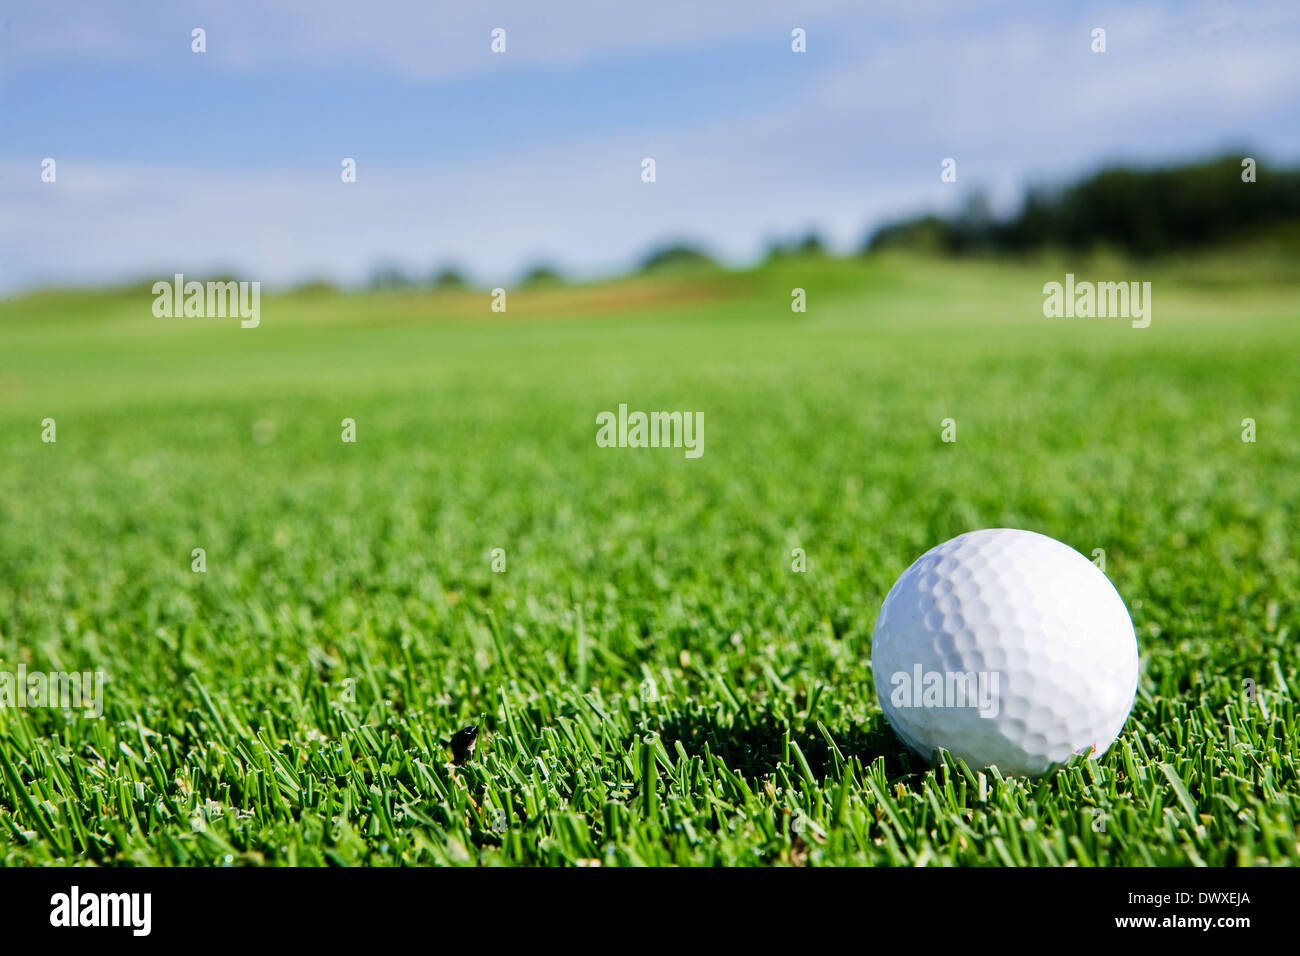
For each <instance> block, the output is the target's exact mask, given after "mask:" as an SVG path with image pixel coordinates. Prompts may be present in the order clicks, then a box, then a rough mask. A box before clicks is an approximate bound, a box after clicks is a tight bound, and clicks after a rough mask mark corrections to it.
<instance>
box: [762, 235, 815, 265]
mask: <svg viewBox="0 0 1300 956" xmlns="http://www.w3.org/2000/svg"><path fill="white" fill-rule="evenodd" d="M825 254H826V246H825V244H824V243H823V242H822V239H821V236H819V235H817V233H815V232H809V233H807V234H806V235H805V236H804V237H803V238H802V239H791V240H777V241H776V242H773V243H771V244H770V245H769V246H768V247H767V258H768V259H769V260H771V259H789V258H793V257H796V256H824V255H825Z"/></svg>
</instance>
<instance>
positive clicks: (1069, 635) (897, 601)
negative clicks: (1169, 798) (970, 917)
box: [871, 528, 1138, 776]
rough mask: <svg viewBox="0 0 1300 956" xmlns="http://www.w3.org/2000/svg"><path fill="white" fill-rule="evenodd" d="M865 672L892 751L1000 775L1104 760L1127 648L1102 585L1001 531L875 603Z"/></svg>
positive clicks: (1021, 534) (1125, 678)
mask: <svg viewBox="0 0 1300 956" xmlns="http://www.w3.org/2000/svg"><path fill="white" fill-rule="evenodd" d="M871 664H872V670H873V673H874V675H875V683H876V693H877V695H878V696H879V698H880V705H881V707H882V708H883V709H884V711H885V716H886V717H887V718H888V719H889V723H890V725H891V726H892V727H893V728H894V731H895V732H896V733H897V734H898V736H899V737H901V738H902V740H903V742H904V743H906V744H907V745H908V746H909V747H911V748H912V749H913V750H915V751H917V752H918V753H920V754H921V755H922V756H924V757H926V758H927V759H928V758H930V757H931V756H932V755H933V753H934V751H935V750H936V749H937V748H939V747H943V748H945V749H946V750H949V751H951V752H952V753H953V754H954V755H955V756H958V757H961V758H962V759H964V760H965V761H966V762H967V764H969V765H970V766H971V767H972V768H979V767H988V766H993V765H996V766H997V768H998V770H1000V771H1001V772H1002V773H1004V774H1018V775H1026V776H1037V775H1039V774H1043V773H1046V772H1047V771H1048V770H1050V769H1051V768H1052V767H1053V766H1054V765H1056V764H1059V763H1062V762H1064V761H1066V760H1068V759H1069V758H1070V756H1071V755H1072V754H1076V753H1082V754H1090V755H1092V756H1094V757H1095V756H1100V755H1101V754H1103V753H1105V752H1106V749H1107V748H1108V747H1110V745H1111V744H1112V743H1114V741H1115V738H1116V737H1118V736H1119V732H1120V730H1121V729H1123V727H1124V721H1125V720H1127V719H1128V715H1129V711H1130V710H1131V709H1132V708H1133V699H1134V695H1135V694H1136V693H1137V681H1138V648H1137V638H1136V636H1135V635H1134V633H1133V622H1132V621H1131V620H1130V619H1129V615H1128V609H1127V608H1125V607H1124V601H1123V600H1122V599H1121V598H1120V596H1119V593H1118V592H1117V591H1116V590H1115V588H1114V586H1113V585H1112V584H1111V583H1110V579H1109V578H1107V577H1106V575H1105V574H1103V573H1102V572H1101V571H1100V570H1099V569H1098V568H1097V567H1096V565H1094V564H1093V563H1092V562H1091V561H1089V560H1088V559H1087V558H1085V557H1084V556H1083V555H1082V554H1080V553H1079V552H1078V551H1075V550H1074V549H1073V548H1071V547H1068V546H1067V545H1064V544H1062V543H1061V542H1059V541H1056V540H1055V539H1053V538H1049V537H1047V536H1045V535H1041V534H1035V533H1034V532H1032V531H1015V530H1011V529H1007V528H992V529H987V530H983V531H972V532H970V533H969V534H963V535H959V536H958V537H956V538H953V539H952V540H951V541H945V542H944V543H943V544H941V545H939V546H938V547H936V548H932V549H931V550H929V551H927V552H926V553H925V554H923V555H921V557H919V558H917V559H916V561H915V563H913V564H912V566H911V567H910V568H908V569H907V570H906V571H904V572H903V575H902V577H900V578H899V579H898V581H897V582H895V584H894V586H893V587H892V588H890V589H889V594H888V595H887V596H886V597H885V603H884V605H883V606H882V607H881V609H880V616H879V617H878V618H877V619H876V629H875V633H874V634H873V635H872V637H871Z"/></svg>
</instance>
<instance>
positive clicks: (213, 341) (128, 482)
mask: <svg viewBox="0 0 1300 956" xmlns="http://www.w3.org/2000/svg"><path fill="white" fill-rule="evenodd" d="M1246 265H1247V264H1246V263H1245V262H1243V263H1242V268H1243V269H1244V268H1245V267H1246ZM1066 271H1079V272H1080V273H1081V274H1080V278H1081V279H1082V278H1087V279H1094V278H1118V277H1125V276H1130V275H1131V277H1132V278H1135V279H1146V280H1151V281H1152V282H1153V285H1154V290H1153V296H1154V310H1153V320H1152V323H1151V326H1150V328H1147V329H1141V330H1139V329H1133V328H1130V327H1129V323H1128V322H1127V321H1126V320H1122V319H1045V318H1043V316H1042V301H1043V296H1042V293H1041V288H1042V285H1043V283H1044V282H1047V281H1051V280H1057V281H1060V280H1061V279H1062V278H1063V276H1064V273H1065V272H1066ZM1084 271H1085V270H1083V269H1081V268H1080V269H1077V270H1074V269H1071V270H1067V268H1066V266H1065V265H1063V264H1062V265H1057V264H1052V263H1039V264H1035V265H1022V266H997V265H992V264H983V263H965V264H940V263H930V262H925V261H922V260H912V259H905V258H900V259H893V258H880V259H874V260H870V261H837V260H821V259H808V260H793V261H787V262H782V263H778V264H775V265H770V266H768V267H765V268H763V269H760V270H756V271H752V272H747V273H740V274H726V273H711V272H710V273H696V274H690V275H677V276H671V275H669V276H664V277H660V278H639V279H635V280H624V281H622V282H614V283H609V284H605V285H598V286H560V287H552V288H539V289H536V290H532V291H530V290H528V289H518V290H511V291H510V293H509V299H508V307H509V311H508V312H507V313H506V314H505V315H496V314H493V313H491V312H490V311H489V308H488V305H489V296H488V293H487V292H470V293H455V294H439V295H434V294H415V293H411V294H387V295H379V294H366V295H354V296H343V295H333V294H328V293H323V294H317V295H306V294H297V295H290V296H282V297H275V296H271V295H266V296H264V297H263V300H262V319H261V327H260V328H257V329H248V330H245V329H241V328H239V325H238V322H237V321H236V320H231V319H224V320H223V319H171V320H164V319H155V318H154V317H153V316H152V315H151V313H150V306H151V302H152V300H151V296H150V294H149V291H148V288H147V286H146V287H143V288H139V289H136V290H134V291H115V292H105V293H48V294H43V295H37V296H31V297H26V298H22V299H15V300H10V301H7V302H2V303H0V671H8V672H15V671H16V670H17V669H18V667H19V666H20V665H26V668H27V670H28V671H29V672H34V671H50V670H57V671H95V670H102V671H103V672H104V673H105V674H106V677H107V681H108V683H107V685H106V689H105V712H104V716H103V718H102V719H101V720H91V719H86V718H84V717H81V716H76V715H70V714H67V713H65V712H64V711H61V710H52V709H48V708H15V707H9V708H6V709H3V710H0V862H3V863H7V864H38V863H49V862H63V863H71V862H77V861H81V860H88V861H93V862H96V863H101V864H174V863H205V864H221V865H240V864H307V865H318V864H384V865H394V864H403V863H469V864H473V863H484V864H509V863H565V862H567V863H581V862H592V861H595V862H599V863H602V864H605V865H617V864H663V863H725V864H760V863H784V864H796V865H798V864H807V865H818V864H831V863H870V864H941V863H953V862H955V863H982V864H1008V865H1010V864H1051V863H1064V862H1067V861H1077V862H1078V863H1080V864H1085V865H1102V864H1104V865H1116V864H1225V863H1226V864H1250V863H1296V862H1300V848H1298V845H1297V844H1298V842H1300V829H1298V827H1300V823H1298V821H1300V795H1298V792H1297V791H1298V787H1297V771H1298V770H1300V766H1298V763H1297V757H1298V754H1300V742H1298V741H1297V734H1298V733H1300V723H1298V722H1297V714H1296V693H1297V692H1298V691H1300V672H1298V668H1297V662H1298V660H1300V654H1298V653H1297V649H1296V642H1297V596H1298V595H1300V565H1298V564H1297V558H1296V550H1295V548H1296V535H1297V529H1300V514H1297V510H1298V509H1297V506H1296V500H1297V476H1298V475H1300V420H1298V418H1297V412H1300V375H1297V372H1296V361H1297V355H1300V322H1298V321H1297V320H1298V319H1300V305H1298V303H1300V286H1297V285H1294V284H1292V285H1287V284H1284V283H1282V282H1280V281H1278V280H1277V279H1276V278H1275V277H1272V276H1270V275H1269V274H1268V272H1267V271H1266V270H1260V272H1259V274H1258V276H1257V279H1256V281H1245V280H1243V281H1239V282H1237V281H1232V280H1231V279H1230V278H1223V277H1224V276H1229V277H1230V276H1231V275H1232V274H1233V273H1234V269H1232V268H1228V269H1220V270H1215V269H1213V268H1210V267H1209V266H1208V265H1207V266H1197V267H1186V268H1182V269H1172V268H1168V269H1166V268H1161V269H1152V268H1149V267H1136V266H1116V265H1114V264H1113V263H1112V264H1110V265H1109V266H1107V268H1106V270H1105V271H1104V272H1103V271H1099V273H1098V274H1096V275H1093V274H1087V275H1085V274H1083V273H1084ZM794 287H802V288H804V289H806V290H807V294H808V311H807V313H806V314H794V313H792V312H791V311H790V294H791V289H792V288H794ZM620 403H626V404H627V405H628V406H629V407H630V408H631V409H633V410H637V409H640V410H645V411H651V410H680V411H691V412H694V411H700V412H703V413H704V420H705V429H704V454H703V456H702V457H700V458H699V459H696V460H688V459H687V458H686V456H685V454H684V452H683V450H681V449H631V448H628V449H611V448H598V447H597V446H596V443H595V434H596V416H597V414H598V413H600V412H602V411H607V410H608V411H614V410H616V409H617V408H618V405H619V404H620ZM46 418H53V419H55V421H56V422H57V442H56V443H53V444H48V443H43V442H42V441H41V430H42V425H41V423H42V420H43V419H46ZM345 418H352V419H354V420H355V421H356V429H357V439H358V440H357V442H356V443H355V444H345V443H343V442H342V441H341V440H340V434H341V426H340V423H341V421H342V420H343V419H345ZM946 418H951V419H954V420H955V422H956V429H957V441H956V442H955V443H944V442H942V441H941V440H940V432H941V428H942V425H941V423H942V421H943V420H944V419H946ZM1246 418H1251V419H1254V421H1255V423H1256V429H1257V439H1258V440H1257V441H1256V442H1254V443H1246V442H1243V441H1242V438H1241V436H1242V431H1243V426H1242V421H1243V419H1246ZM255 432H256V434H257V436H258V438H259V439H260V441H258V440H255V439H254V435H255ZM272 432H273V434H272ZM997 526H1010V527H1023V528H1029V529H1032V530H1036V531H1041V532H1043V533H1045V534H1049V535H1051V536H1053V537H1056V538H1059V539H1061V540H1062V541H1064V542H1066V543H1067V544H1070V545H1071V546H1073V547H1075V548H1077V549H1078V550H1080V551H1082V552H1084V553H1085V554H1087V555H1089V556H1091V555H1092V554H1093V552H1094V550H1095V549H1104V551H1105V558H1106V567H1105V570H1106V572H1107V574H1108V575H1109V576H1110V578H1111V580H1112V581H1114V583H1115V585H1116V587H1117V588H1118V589H1119V591H1120V593H1121V594H1122V595H1123V597H1124V598H1125V600H1126V602H1127V604H1128V606H1129V610H1130V612H1131V614H1132V616H1133V620H1134V624H1135V627H1136V629H1137V633H1138V639H1139V643H1140V646H1141V653H1142V663H1143V674H1142V679H1141V683H1140V686H1139V691H1138V699H1137V703H1136V706H1135V708H1134V712H1133V715H1132V717H1131V718H1130V720H1129V722H1128V724H1127V725H1126V727H1125V730H1124V733H1123V735H1122V737H1121V738H1120V741H1119V742H1118V743H1117V744H1116V746H1115V747H1114V748H1112V750H1111V751H1110V752H1109V753H1108V754H1106V756H1105V757H1104V758H1103V759H1102V760H1101V761H1100V762H1097V763H1092V764H1089V763H1087V762H1086V761H1083V762H1079V763H1076V764H1075V765H1072V766H1071V767H1068V768H1067V769H1065V770H1064V771H1062V772H1061V773H1059V774H1058V775H1056V776H1055V777H1053V778H1050V779H1048V780H1045V781H1040V782H1024V781H1016V780H1003V779H1001V778H1000V777H999V776H998V775H996V774H995V773H992V772H988V771H981V770H980V769H979V768H970V769H968V768H965V767H964V766H961V765H959V764H957V763H955V762H948V763H945V764H942V765H940V766H939V767H937V768H930V767H928V766H927V765H926V764H925V762H924V761H922V760H920V759H919V758H917V757H915V756H913V755H909V754H908V753H907V752H906V751H904V750H903V749H902V747H901V745H900V744H899V743H898V742H897V740H896V738H895V737H894V736H893V734H892V732H891V731H890V730H889V728H888V726H887V725H886V724H885V722H884V719H883V717H882V715H881V711H880V708H879V706H878V705H877V702H876V697H875V691H874V688H873V685H872V675H871V665H870V650H871V630H872V626H873V624H874V621H875V617H876V613H877V611H878V609H879V606H880V601H881V600H882V598H883V597H884V595H885V592H886V591H887V590H888V588H889V586H890V585H891V584H892V582H893V581H894V579H895V578H896V577H897V576H898V574H899V573H901V572H902V571H903V569H904V568H905V567H906V566H907V565H908V564H909V563H910V562H911V561H912V560H913V559H915V558H916V557H917V556H918V555H919V554H921V553H922V552H923V551H925V550H926V549H928V548H929V547H931V546H933V545H934V544H937V543H939V542H940V541H943V540H945V539H947V538H949V537H952V536H953V535H956V534H959V533H961V532H963V531H967V530H970V529H973V528H980V527H997ZM195 548H203V549H204V550H205V552H206V566H207V571H206V573H202V574H200V573H195V572H194V571H192V570H191V562H192V560H193V559H192V557H191V554H192V552H193V550H194V549H195ZM498 548H499V549H503V550H504V558H505V562H506V570H505V572H504V573H494V571H493V569H492V553H493V549H498ZM796 548H799V549H803V551H804V552H806V556H807V571H806V573H796V572H794V571H792V569H791V567H792V561H793V560H794V558H793V556H792V552H793V550H794V549H796ZM470 723H477V724H478V725H479V727H480V729H481V734H480V738H479V745H478V750H477V753H476V755H475V757H474V759H473V760H471V761H470V762H469V763H468V764H466V765H465V766H462V767H453V766H451V765H450V753H449V751H448V750H447V749H446V747H445V744H446V742H447V740H448V738H449V737H450V736H451V734H452V733H453V732H455V731H456V730H457V729H458V728H460V727H461V726H463V725H466V724H470Z"/></svg>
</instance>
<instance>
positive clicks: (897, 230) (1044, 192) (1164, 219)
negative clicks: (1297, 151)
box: [865, 150, 1300, 256]
mask: <svg viewBox="0 0 1300 956" xmlns="http://www.w3.org/2000/svg"><path fill="white" fill-rule="evenodd" d="M1249 155H1251V153H1250V152H1249V151H1247V150H1243V151H1241V152H1240V153H1234V154H1232V155H1228V156H1224V157H1221V158H1219V159H1215V160H1211V161H1209V162H1204V163H1194V164H1188V165H1183V166H1175V167H1168V168H1156V169H1149V168H1131V167H1111V168H1107V169H1103V170H1100V171H1099V172H1097V173H1094V174H1093V175H1091V176H1089V177H1087V178H1086V179H1083V180H1080V181H1079V182H1077V183H1074V184H1071V185H1068V186H1065V187H1057V188H1036V189H1031V190H1030V191H1029V192H1028V194H1027V195H1026V196H1025V199H1024V202H1023V203H1022V205H1021V207H1020V210H1019V211H1018V212H1017V213H1016V214H1015V215H1014V216H1012V217H1011V218H1009V219H1005V220H998V219H995V218H994V217H993V216H991V215H990V214H989V212H988V208H987V204H986V203H984V202H983V200H982V199H981V198H980V197H976V198H975V199H974V200H972V202H971V203H970V204H968V206H967V208H966V209H965V210H964V211H963V212H962V213H961V214H960V215H958V216H954V217H946V218H945V217H939V216H935V215H927V216H920V217H917V218H913V219H905V220H901V221H898V222H892V223H887V224H885V225H883V226H881V227H880V228H878V229H876V230H875V232H873V233H872V235H871V237H870V239H869V240H868V241H867V243H866V246H865V249H866V251H868V252H874V251H878V250H881V249H888V248H895V247H907V248H916V249H923V250H927V251H937V252H944V253H952V254H962V253H969V252H980V251H992V252H1023V251H1028V250H1031V249H1038V248H1042V247H1045V246H1055V247H1061V248H1066V249H1081V250H1088V249H1094V248H1098V247H1110V248H1114V249H1117V250H1119V251H1121V252H1125V253H1128V254H1131V255H1136V256H1156V255H1161V254H1164V253H1169V252H1174V251H1177V250H1182V249H1191V248H1198V247H1205V246H1210V245H1214V244H1216V243H1222V242H1225V241H1228V240H1231V239H1234V238H1237V237H1240V236H1242V235H1244V234H1246V233H1250V232H1258V231H1261V230H1265V229H1273V228H1275V227H1278V226H1284V225H1286V224H1288V223H1300V169H1278V168H1276V167H1270V166H1268V165H1267V164H1265V163H1262V162H1261V163H1260V165H1259V178H1258V181H1257V182H1254V183H1243V182H1242V180H1241V171H1242V170H1241V161H1242V158H1243V157H1244V156H1249Z"/></svg>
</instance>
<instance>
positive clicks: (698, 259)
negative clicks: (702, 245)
mask: <svg viewBox="0 0 1300 956" xmlns="http://www.w3.org/2000/svg"><path fill="white" fill-rule="evenodd" d="M701 266H717V263H716V262H715V261H714V260H713V258H712V257H711V256H710V255H709V254H708V253H706V252H704V251H703V250H701V249H698V248H696V247H695V246H691V245H686V244H684V243H677V244H674V245H671V246H664V247H663V248H662V249H657V250H655V251H654V252H652V253H650V255H648V256H646V257H645V259H644V260H642V262H641V271H642V272H660V271H663V270H665V269H682V268H699V267H701Z"/></svg>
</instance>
